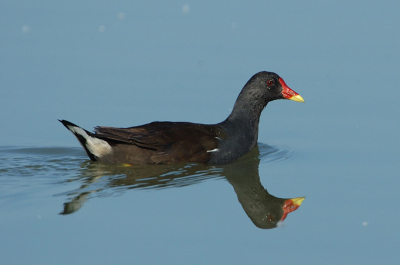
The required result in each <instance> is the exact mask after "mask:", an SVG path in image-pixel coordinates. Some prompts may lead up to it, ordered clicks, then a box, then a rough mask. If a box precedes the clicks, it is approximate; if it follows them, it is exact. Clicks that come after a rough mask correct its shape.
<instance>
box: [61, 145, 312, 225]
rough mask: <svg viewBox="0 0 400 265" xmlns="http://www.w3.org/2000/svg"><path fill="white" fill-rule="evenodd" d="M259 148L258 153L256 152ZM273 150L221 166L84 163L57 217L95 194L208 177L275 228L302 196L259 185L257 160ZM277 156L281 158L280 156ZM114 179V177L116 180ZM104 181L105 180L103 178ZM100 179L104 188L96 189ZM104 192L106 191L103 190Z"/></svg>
mask: <svg viewBox="0 0 400 265" xmlns="http://www.w3.org/2000/svg"><path fill="white" fill-rule="evenodd" d="M259 145H260V146H261V152H260V149H259ZM260 153H261V154H260ZM276 153H277V150H276V149H274V148H273V147H270V146H268V145H265V144H258V145H256V147H255V148H254V149H253V150H252V151H251V152H249V153H248V154H246V155H244V156H243V157H241V158H240V159H238V160H237V161H235V162H234V163H231V164H229V165H221V166H207V165H203V164H184V163H183V164H176V165H157V166H156V165H139V166H121V165H110V164H103V163H99V162H88V163H87V164H86V165H84V167H85V170H84V171H83V172H82V173H83V175H82V179H83V180H84V184H83V185H82V186H81V187H80V188H79V189H77V190H75V191H71V192H69V194H70V195H72V196H73V197H72V199H71V201H69V202H67V203H65V204H64V210H63V212H62V213H61V214H70V213H73V212H76V211H77V210H79V209H81V208H82V205H83V203H84V202H85V201H86V200H87V199H88V198H90V195H93V196H95V194H96V193H97V192H100V191H101V192H103V193H104V192H113V191H115V190H118V191H119V192H121V190H125V191H127V190H132V189H138V188H139V189H160V188H167V187H175V188H178V187H185V186H187V185H193V184H196V183H199V182H201V181H204V180H206V179H210V178H226V179H227V180H228V182H229V183H230V184H231V185H232V186H233V188H234V191H235V193H236V195H237V198H238V200H239V202H240V204H241V205H242V207H243V210H244V211H245V212H246V214H247V215H248V217H249V218H250V219H251V221H252V222H253V223H254V224H255V225H256V226H257V227H259V228H263V229H269V228H275V227H277V226H278V225H279V222H282V221H283V220H285V219H286V217H287V214H288V213H290V212H293V211H295V210H296V209H298V207H299V206H300V204H301V203H302V201H303V200H304V197H299V198H293V199H284V198H279V197H275V196H273V195H271V194H269V193H268V191H267V190H266V189H265V188H264V187H263V186H262V184H261V182H260V176H259V171H258V166H259V163H260V158H259V157H261V159H263V158H262V157H264V158H267V157H268V156H274V155H275V156H276ZM283 155H286V154H283ZM279 156H282V154H280V155H279ZM117 176H118V177H117ZM107 178H108V179H107ZM100 179H102V181H103V182H104V181H105V180H106V182H105V183H106V185H105V186H103V188H99V187H98V185H93V188H91V185H92V184H96V183H97V182H98V181H99V180H100ZM107 190H108V191H107Z"/></svg>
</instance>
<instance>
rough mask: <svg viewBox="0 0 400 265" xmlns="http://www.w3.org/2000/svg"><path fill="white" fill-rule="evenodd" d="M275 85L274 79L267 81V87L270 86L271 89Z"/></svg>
mask: <svg viewBox="0 0 400 265" xmlns="http://www.w3.org/2000/svg"><path fill="white" fill-rule="evenodd" d="M274 84H275V82H274V80H273V79H270V80H268V81H267V86H269V87H271V86H273V85H274Z"/></svg>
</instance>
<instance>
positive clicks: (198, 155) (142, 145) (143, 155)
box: [59, 71, 304, 165]
mask: <svg viewBox="0 0 400 265" xmlns="http://www.w3.org/2000/svg"><path fill="white" fill-rule="evenodd" d="M277 99H290V100H294V101H297V102H304V99H303V98H302V97H301V96H300V95H299V94H298V93H296V92H295V91H293V90H292V89H291V88H289V87H288V86H287V85H286V83H285V81H284V80H283V79H282V78H281V77H280V76H279V75H277V74H276V73H273V72H267V71H262V72H259V73H256V74H255V75H253V76H252V77H251V78H250V79H249V80H248V81H247V83H246V84H245V85H244V87H243V88H242V90H241V92H240V93H239V96H238V98H237V99H236V102H235V104H234V107H233V109H232V112H231V113H230V115H229V116H228V117H227V118H226V119H225V120H224V121H222V122H220V123H217V124H199V123H191V122H172V121H156V122H151V123H148V124H144V125H141V126H133V127H128V128H117V127H105V126H97V127H95V128H94V132H89V131H87V130H85V129H83V128H81V127H79V126H77V125H75V124H74V123H72V122H69V121H67V120H59V121H60V122H61V123H62V124H63V125H64V126H65V127H66V128H67V129H68V130H69V131H70V132H72V133H73V134H74V136H75V137H76V138H77V139H78V141H79V142H80V144H81V145H82V147H83V149H84V150H85V151H86V154H87V155H88V157H89V158H90V160H92V161H101V162H105V163H111V164H125V165H136V164H175V163H203V164H210V165H213V164H214V165H218V164H228V163H231V162H233V161H235V160H236V159H238V158H239V157H241V156H242V155H244V154H246V153H247V152H249V151H250V150H252V149H253V148H254V147H255V145H256V144H257V140H258V128H259V120H260V116H261V112H262V111H263V109H264V108H265V106H266V105H267V104H268V102H270V101H273V100H277Z"/></svg>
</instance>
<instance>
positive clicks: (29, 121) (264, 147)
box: [0, 0, 400, 264]
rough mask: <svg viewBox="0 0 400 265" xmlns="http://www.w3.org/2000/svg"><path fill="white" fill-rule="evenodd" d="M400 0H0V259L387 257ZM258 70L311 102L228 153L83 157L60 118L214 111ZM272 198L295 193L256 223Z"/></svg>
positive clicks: (190, 116) (125, 119)
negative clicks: (158, 162)
mask: <svg viewBox="0 0 400 265" xmlns="http://www.w3.org/2000/svg"><path fill="white" fill-rule="evenodd" d="M399 9H400V3H399V2H397V1H383V2H379V4H377V2H376V1H352V2H349V1H324V2H318V1H302V2H285V1H250V2H249V1H246V2H245V1H243V2H238V1H236V2H227V1H219V2H215V1H194V2H178V1H169V2H164V1H153V2H151V3H150V2H149V3H134V2H131V1H113V2H107V1H85V2H82V1H68V2H49V1H41V0H40V1H34V2H32V1H5V2H3V3H2V4H1V8H0V25H1V26H0V38H1V47H2V48H1V49H0V58H1V63H0V121H1V130H0V227H1V228H0V236H1V239H2V240H1V242H0V264H27V263H29V264H72V263H75V264H249V263H275V264H397V263H398V260H399V258H400V256H399V254H398V246H399V244H400V240H399V238H400V232H399V231H400V229H399V225H398V220H399V217H400V216H399V212H398V211H397V207H396V205H397V204H396V202H397V200H398V198H397V197H398V196H397V194H398V190H399V186H400V180H399V173H398V172H399V168H400V166H399V148H400V142H399V132H400V123H399V122H398V116H399V108H398V99H399V98H400V90H399V89H398V88H397V87H398V84H399V83H400V82H399V81H400V80H399V76H400V73H399V71H400V70H399V69H400V67H399V66H400V65H399V62H400V58H399V57H400V56H399V55H400V53H399V49H398V47H399V45H400V34H399V32H400V31H399V30H398V27H399V26H398V25H400V23H399V22H400V21H399V20H400V19H399V16H398V10H399ZM264 70H266V71H273V72H276V73H278V74H279V75H280V76H281V77H282V78H283V79H284V80H285V82H286V83H287V84H288V86H290V87H291V88H292V89H293V90H295V91H296V92H298V93H299V94H300V95H302V96H303V98H304V99H305V101H306V102H305V104H300V103H297V102H293V101H288V100H286V101H284V100H279V101H274V102H271V103H270V104H268V106H267V107H266V109H265V110H264V112H263V115H262V116H261V119H260V128H259V131H260V134H259V139H258V141H259V144H258V148H257V149H256V150H253V151H252V152H251V153H249V154H247V155H246V156H245V157H243V158H242V159H241V160H239V161H236V162H234V163H232V164H229V165H225V166H205V165H198V164H178V165H171V166H136V167H122V166H118V165H105V164H102V163H96V162H90V161H89V160H88V158H87V157H86V155H85V153H84V151H83V150H82V149H81V147H80V145H79V143H78V142H77V141H76V139H75V138H74V137H73V136H72V134H70V133H69V132H68V131H67V130H66V129H65V128H64V127H63V126H62V125H61V124H60V123H59V122H58V121H57V119H67V120H70V121H71V122H74V123H76V124H78V125H80V126H82V127H84V128H86V129H88V130H91V129H92V128H93V127H94V126H97V125H104V126H117V127H128V126H134V125H141V124H144V123H148V122H151V121H157V120H158V121H190V122H200V123H207V124H212V123H217V122H220V121H222V120H224V119H225V118H226V117H227V116H228V115H229V113H230V111H231V110H232V107H233V104H234V101H235V99H236V97H237V95H238V94H239V92H240V90H241V88H242V87H243V85H244V84H245V83H246V82H247V80H248V79H249V78H250V77H251V76H252V75H253V74H255V73H256V72H259V71H264ZM248 190H252V192H247V191H248ZM257 196H260V197H262V198H264V199H263V200H260V201H258V202H257V200H255V197H257ZM270 196H274V197H276V198H278V199H280V198H283V199H286V198H294V197H303V196H305V197H306V199H305V200H304V202H303V203H302V205H301V206H300V208H299V209H297V210H296V211H295V212H292V213H290V214H289V215H288V217H287V218H286V220H285V221H284V222H283V223H279V224H278V223H276V224H275V223H274V224H273V225H267V224H265V223H262V222H261V221H259V220H261V219H258V217H257V216H259V215H258V213H260V212H263V213H265V212H267V213H270V214H271V213H275V211H276V210H275V208H270V207H272V206H271V205H273V203H272V204H271V203H265V202H266V201H268V202H270V201H271V200H270V198H272V197H270ZM255 201H256V202H255ZM252 207H253V208H252ZM254 209H257V210H254ZM274 216H275V215H274ZM276 216H278V215H276ZM278 219H279V218H278ZM271 220H272V219H271ZM263 226H264V227H263ZM266 226H273V227H266ZM275 226H277V227H275ZM267 228H269V229H267Z"/></svg>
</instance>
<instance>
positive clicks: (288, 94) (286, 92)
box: [279, 78, 304, 103]
mask: <svg viewBox="0 0 400 265" xmlns="http://www.w3.org/2000/svg"><path fill="white" fill-rule="evenodd" d="M279 82H280V83H281V85H282V88H283V90H282V95H283V97H284V98H286V99H290V100H294V101H297V102H303V103H304V99H303V98H302V96H300V95H299V94H297V93H296V92H295V91H293V90H292V89H291V88H290V87H288V86H287V85H286V83H285V81H283V79H282V78H279Z"/></svg>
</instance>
